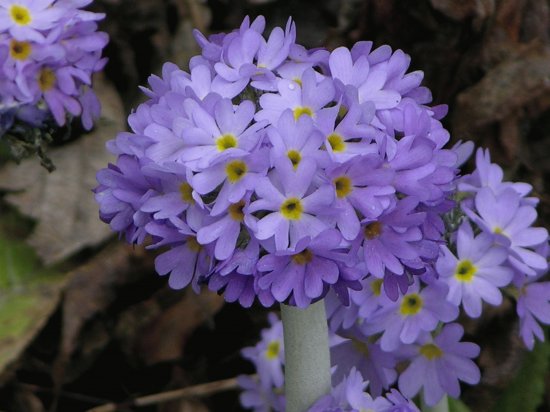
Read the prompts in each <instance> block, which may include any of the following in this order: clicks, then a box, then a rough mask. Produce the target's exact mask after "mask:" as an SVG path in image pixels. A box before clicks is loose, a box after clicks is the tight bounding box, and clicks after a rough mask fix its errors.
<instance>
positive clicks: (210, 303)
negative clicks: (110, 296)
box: [116, 288, 224, 365]
mask: <svg viewBox="0 0 550 412" xmlns="http://www.w3.org/2000/svg"><path fill="white" fill-rule="evenodd" d="M223 302H224V301H223V298H222V297H221V296H218V295H217V294H215V293H213V292H209V291H207V290H204V291H202V292H201V293H200V294H199V295H197V294H195V293H194V292H193V291H191V290H186V291H174V290H170V289H168V288H165V289H162V290H160V291H159V292H158V293H156V294H155V295H154V296H153V297H152V298H151V299H149V300H147V301H144V302H140V303H139V304H137V305H135V306H134V307H131V308H129V309H128V311H127V312H126V313H124V314H122V316H121V317H120V318H119V320H118V324H117V327H116V336H117V338H118V340H119V341H120V343H121V345H122V347H123V350H124V351H125V352H126V353H127V354H128V355H129V358H132V359H139V360H140V361H141V362H142V363H144V364H145V365H154V364H157V363H161V362H166V361H174V360H178V359H181V357H182V356H183V353H184V348H185V343H186V341H187V340H188V338H189V337H190V336H191V334H192V332H193V331H194V330H195V329H196V328H197V327H198V326H199V325H201V324H202V323H204V322H205V321H208V320H209V319H211V318H212V317H213V316H214V315H215V314H216V313H217V312H218V311H219V310H220V309H221V307H222V306H223Z"/></svg>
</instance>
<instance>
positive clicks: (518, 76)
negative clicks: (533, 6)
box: [452, 50, 550, 139]
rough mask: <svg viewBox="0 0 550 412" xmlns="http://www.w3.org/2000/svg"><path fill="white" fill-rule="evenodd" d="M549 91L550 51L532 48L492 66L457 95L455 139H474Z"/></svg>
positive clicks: (453, 122) (454, 125)
mask: <svg viewBox="0 0 550 412" xmlns="http://www.w3.org/2000/svg"><path fill="white" fill-rule="evenodd" d="M548 91H550V52H548V51H540V50H539V51H538V52H536V51H533V52H531V53H530V54H528V55H525V56H522V57H520V58H517V59H510V60H507V61H504V62H503V63H501V64H499V65H497V66H496V67H494V68H493V69H491V70H490V71H489V72H488V73H487V74H486V75H485V77H484V78H483V79H482V80H481V81H480V82H479V83H477V84H476V85H474V86H472V87H470V88H468V89H466V90H465V91H464V92H462V93H461V94H459V95H458V98H457V106H456V109H455V113H454V115H453V121H452V124H453V128H454V130H453V132H454V136H455V138H459V139H460V138H471V137H472V136H470V134H472V133H473V132H474V131H475V130H476V129H479V128H480V127H482V126H486V125H488V124H490V123H493V122H497V121H501V120H503V119H504V118H505V117H507V116H509V115H510V114H511V113H512V112H514V111H516V110H518V109H520V108H521V107H523V106H525V105H526V104H528V103H529V102H531V101H533V100H534V99H536V98H538V97H539V96H541V95H543V94H545V93H548Z"/></svg>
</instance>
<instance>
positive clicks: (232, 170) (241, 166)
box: [225, 160, 248, 183]
mask: <svg viewBox="0 0 550 412" xmlns="http://www.w3.org/2000/svg"><path fill="white" fill-rule="evenodd" d="M247 171H248V167H247V166H246V163H245V162H243V161H242V160H233V161H232V162H229V163H228V164H227V165H226V166H225V173H226V174H227V179H228V180H229V182H230V183H235V182H238V181H239V180H241V179H242V178H243V176H244V175H245V174H246V172H247Z"/></svg>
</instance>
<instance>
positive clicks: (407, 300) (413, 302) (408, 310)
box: [399, 293, 422, 316]
mask: <svg viewBox="0 0 550 412" xmlns="http://www.w3.org/2000/svg"><path fill="white" fill-rule="evenodd" d="M420 309H422V298H421V297H420V295H419V294H417V293H411V294H409V295H405V296H404V297H403V302H401V307H400V308H399V313H401V314H402V315H404V316H411V315H416V314H417V313H418V312H420Z"/></svg>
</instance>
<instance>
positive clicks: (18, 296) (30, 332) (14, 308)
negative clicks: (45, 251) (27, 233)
mask: <svg viewBox="0 0 550 412" xmlns="http://www.w3.org/2000/svg"><path fill="white" fill-rule="evenodd" d="M0 228H2V229H5V227H4V226H3V225H1V224H0ZM5 233H6V232H5V231H3V230H0V383H1V382H2V380H3V377H4V376H5V373H6V372H7V371H9V368H10V366H11V365H13V364H15V363H16V362H17V360H18V359H19V357H20V356H21V354H22V353H23V352H24V350H25V348H26V347H27V346H28V345H29V344H30V343H31V342H32V341H33V339H34V338H35V336H36V335H37V334H38V332H40V330H41V329H42V327H43V326H44V325H45V324H46V322H47V321H48V319H49V318H50V316H51V314H52V313H53V312H54V310H55V308H56V307H57V305H58V303H59V298H60V295H61V290H62V287H63V284H64V276H60V275H59V274H56V273H55V272H53V271H52V270H46V269H44V268H43V267H42V266H41V265H40V261H39V259H38V258H37V257H36V254H35V253H34V251H33V249H31V248H30V247H29V246H27V245H26V244H24V243H23V241H22V240H18V239H13V238H8V237H7V236H6V235H5Z"/></svg>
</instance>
